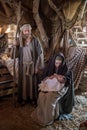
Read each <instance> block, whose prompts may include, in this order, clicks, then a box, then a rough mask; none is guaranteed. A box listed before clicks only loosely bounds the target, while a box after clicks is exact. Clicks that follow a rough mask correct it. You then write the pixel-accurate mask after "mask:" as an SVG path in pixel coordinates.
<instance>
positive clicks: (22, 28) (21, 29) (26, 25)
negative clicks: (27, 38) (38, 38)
mask: <svg viewBox="0 0 87 130" xmlns="http://www.w3.org/2000/svg"><path fill="white" fill-rule="evenodd" d="M24 29H29V30H32V27H31V25H30V24H24V25H23V26H22V27H21V28H20V31H23V30H24Z"/></svg>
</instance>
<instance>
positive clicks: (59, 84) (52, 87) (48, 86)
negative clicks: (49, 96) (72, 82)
mask: <svg viewBox="0 0 87 130" xmlns="http://www.w3.org/2000/svg"><path fill="white" fill-rule="evenodd" d="M64 84H65V77H64V76H63V75H58V74H53V75H51V76H48V77H47V78H45V79H44V80H43V81H42V82H41V83H40V84H39V90H41V91H43V92H47V91H60V90H61V89H62V88H63V87H64Z"/></svg>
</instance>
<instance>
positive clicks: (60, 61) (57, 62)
mask: <svg viewBox="0 0 87 130" xmlns="http://www.w3.org/2000/svg"><path fill="white" fill-rule="evenodd" d="M61 64H62V60H55V67H56V68H58V67H59V66H60V65H61Z"/></svg>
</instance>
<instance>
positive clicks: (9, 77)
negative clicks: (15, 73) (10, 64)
mask: <svg viewBox="0 0 87 130" xmlns="http://www.w3.org/2000/svg"><path fill="white" fill-rule="evenodd" d="M7 80H13V77H12V76H11V75H4V76H1V77H0V82H3V81H7Z"/></svg>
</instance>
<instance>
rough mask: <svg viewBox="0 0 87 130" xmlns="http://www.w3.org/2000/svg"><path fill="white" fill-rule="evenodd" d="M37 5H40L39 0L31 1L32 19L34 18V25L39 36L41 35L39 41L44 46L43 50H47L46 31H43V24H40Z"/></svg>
mask: <svg viewBox="0 0 87 130" xmlns="http://www.w3.org/2000/svg"><path fill="white" fill-rule="evenodd" d="M39 3H40V0H34V1H33V17H34V20H35V22H36V25H37V28H38V30H39V32H40V35H41V39H42V41H43V43H44V45H45V48H48V41H49V40H48V37H47V35H46V31H45V29H44V26H43V23H42V20H41V18H40V16H39Z"/></svg>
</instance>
